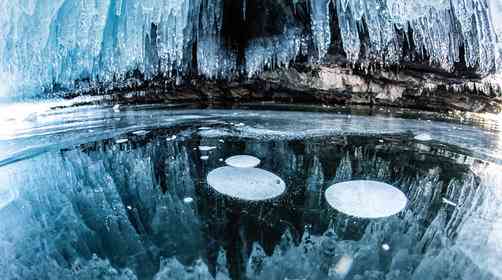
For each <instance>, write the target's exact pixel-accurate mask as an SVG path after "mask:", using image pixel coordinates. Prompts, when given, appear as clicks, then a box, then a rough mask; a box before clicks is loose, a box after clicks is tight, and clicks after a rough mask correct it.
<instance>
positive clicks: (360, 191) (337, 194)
mask: <svg viewBox="0 0 502 280" xmlns="http://www.w3.org/2000/svg"><path fill="white" fill-rule="evenodd" d="M324 195H325V197H326V200H327V201H328V203H329V204H330V205H331V206H332V207H333V208H335V209H336V210H338V211H340V212H342V213H345V214H347V215H350V216H354V217H360V218H382V217H388V216H392V215H394V214H397V213H399V212H400V211H401V210H403V209H404V208H405V207H406V204H407V203H408V199H407V198H406V196H405V195H404V193H403V192H402V191H400V190H399V189H397V188H395V187H393V186H391V185H388V184H385V183H382V182H376V181H369V180H355V181H348V182H343V183H338V184H335V185H333V186H331V187H329V188H328V189H327V190H326V193H325V194H324Z"/></svg>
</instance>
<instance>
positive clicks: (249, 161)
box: [225, 155, 260, 168]
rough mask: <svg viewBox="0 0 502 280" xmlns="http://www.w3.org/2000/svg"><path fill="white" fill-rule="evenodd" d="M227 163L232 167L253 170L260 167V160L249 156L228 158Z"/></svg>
mask: <svg viewBox="0 0 502 280" xmlns="http://www.w3.org/2000/svg"><path fill="white" fill-rule="evenodd" d="M225 163H226V164H227V165H229V166H232V167H239V168H251V167H256V166H258V165H259V164H260V159H259V158H257V157H254V156H249V155H236V156H231V157H229V158H227V159H226V160H225Z"/></svg>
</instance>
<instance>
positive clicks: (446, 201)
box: [441, 197, 457, 207]
mask: <svg viewBox="0 0 502 280" xmlns="http://www.w3.org/2000/svg"><path fill="white" fill-rule="evenodd" d="M441 200H442V201H443V203H445V204H448V205H450V206H453V207H457V204H456V203H455V202H453V201H451V200H449V199H447V198H445V197H443V198H442V199H441Z"/></svg>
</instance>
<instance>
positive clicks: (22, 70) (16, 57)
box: [0, 0, 502, 94]
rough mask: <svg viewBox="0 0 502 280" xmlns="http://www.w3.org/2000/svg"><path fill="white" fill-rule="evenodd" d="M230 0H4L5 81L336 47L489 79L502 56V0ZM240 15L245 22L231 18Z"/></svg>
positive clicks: (203, 71)
mask: <svg viewBox="0 0 502 280" xmlns="http://www.w3.org/2000/svg"><path fill="white" fill-rule="evenodd" d="M229 1H230V0H216V1H209V0H174V1H171V0H151V1H142V2H138V1H133V0H100V1H84V0H58V1H48V0H27V1H24V2H23V3H19V2H18V1H6V0H3V1H0V11H1V12H0V13H1V14H0V78H1V79H2V80H3V81H2V84H4V86H5V84H7V83H9V85H11V86H12V87H14V88H17V89H23V90H24V92H29V93H31V94H37V93H40V92H52V91H59V90H71V89H75V88H82V87H91V88H93V87H96V86H98V85H103V84H105V85H106V84H107V83H108V84H109V83H111V82H120V81H123V80H124V79H126V78H127V79H131V78H132V79H134V78H141V79H151V78H153V77H156V76H159V75H160V76H162V77H167V78H177V79H178V81H181V80H182V78H186V77H188V76H190V75H201V76H203V77H205V78H209V79H229V78H234V77H236V76H240V75H243V76H247V77H253V76H254V75H256V74H259V73H260V72H261V71H263V70H265V69H270V68H273V67H287V66H288V65H289V64H290V63H291V62H294V61H295V60H296V59H297V58H298V57H299V56H301V57H302V59H304V58H307V59H308V60H309V61H312V62H316V63H317V62H322V61H323V59H325V57H326V54H328V53H329V52H330V48H331V47H332V46H333V44H334V43H336V44H340V45H341V46H343V55H345V56H346V58H347V59H348V61H349V62H351V63H352V64H355V63H358V64H360V65H362V66H368V65H374V64H376V65H385V66H392V65H399V64H400V63H401V62H403V61H404V62H413V63H419V64H425V65H426V66H433V67H437V68H440V69H442V70H444V71H449V72H451V71H454V70H455V68H456V67H458V65H461V66H462V67H464V68H466V69H467V70H466V71H470V72H473V73H478V74H482V75H484V74H487V73H490V72H493V71H494V70H495V68H496V57H498V56H500V54H499V52H500V49H501V48H500V42H499V43H497V37H496V34H499V37H500V32H501V28H502V27H501V26H502V24H501V23H500V20H499V19H498V17H499V15H500V13H501V7H500V4H498V2H497V1H495V0H460V1H456V0H442V1H425V2H424V1H418V0H417V1H404V0H385V1H380V0H378V1H377V0H308V1H306V0H303V1H300V0H298V1H289V0H277V1H273V2H271V1H268V0H260V1H253V2H250V1H242V2H240V3H239V4H238V7H239V9H238V10H233V9H225V7H226V5H227V6H228V5H229V4H228V2H229ZM258 11H260V13H259V15H257V13H258ZM234 12H237V13H238V14H239V15H238V16H237V18H239V20H240V23H239V24H237V25H235V23H236V22H235V21H233V19H234V17H233V16H232V17H231V18H232V20H231V21H228V22H226V21H225V20H224V19H225V18H228V17H229V15H228V13H234ZM250 16H252V17H253V20H250V18H249V17H250ZM257 17H261V18H257ZM334 23H336V24H334ZM230 25H231V26H230ZM233 25H235V26H233ZM228 30H231V31H230V33H232V34H233V35H232V36H234V35H236V36H240V38H239V39H238V41H239V44H240V46H239V47H238V48H237V49H236V48H235V46H231V45H228V44H227V43H228V42H226V39H228V38H227V37H228V34H226V33H225V32H228ZM334 38H336V39H334ZM234 39H235V38H234ZM334 40H335V41H336V40H341V42H334ZM499 41H500V39H499ZM497 44H498V46H497ZM141 79H140V80H141Z"/></svg>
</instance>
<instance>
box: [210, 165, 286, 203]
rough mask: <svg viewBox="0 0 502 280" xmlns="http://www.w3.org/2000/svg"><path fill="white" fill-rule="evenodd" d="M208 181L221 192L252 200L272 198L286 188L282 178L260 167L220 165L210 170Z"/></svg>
mask: <svg viewBox="0 0 502 280" xmlns="http://www.w3.org/2000/svg"><path fill="white" fill-rule="evenodd" d="M207 183H208V184H209V185H210V186H211V187H212V188H213V189H215V190H216V191H217V192H219V193H221V194H224V195H228V196H230V197H234V198H239V199H243V200H251V201H256V200H267V199H272V198H275V197H277V196H279V195H281V194H282V193H283V192H284V191H285V190H286V184H285V183H284V181H283V180H282V179H281V178H279V177H278V176H277V175H275V174H273V173H271V172H268V171H266V170H263V169H259V168H236V167H231V166H224V167H220V168H217V169H215V170H213V171H211V172H209V174H208V175H207Z"/></svg>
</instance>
